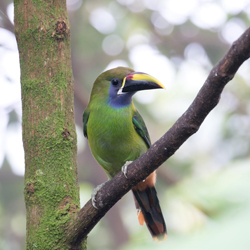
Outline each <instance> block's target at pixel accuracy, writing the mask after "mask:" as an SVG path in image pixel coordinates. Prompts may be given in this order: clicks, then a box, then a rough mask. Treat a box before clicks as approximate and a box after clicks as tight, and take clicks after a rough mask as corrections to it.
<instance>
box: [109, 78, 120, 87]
mask: <svg viewBox="0 0 250 250" xmlns="http://www.w3.org/2000/svg"><path fill="white" fill-rule="evenodd" d="M111 82H112V84H113V85H114V86H116V85H118V83H119V79H117V78H114V79H112V80H111Z"/></svg>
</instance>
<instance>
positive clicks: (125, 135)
mask: <svg viewBox="0 0 250 250" xmlns="http://www.w3.org/2000/svg"><path fill="white" fill-rule="evenodd" d="M115 70H116V69H115ZM130 72H133V71H132V70H130V69H127V68H126V71H125V72H124V71H123V72H122V73H123V74H121V73H120V74H119V73H117V70H116V71H115V72H108V73H107V74H105V73H104V74H102V75H101V77H98V78H97V80H96V81H95V83H94V86H93V90H92V93H91V97H90V102H89V105H88V106H87V108H86V110H85V111H84V115H83V124H84V125H83V126H84V134H85V136H87V137H88V140H89V146H90V148H91V151H92V154H93V155H94V157H95V159H96V160H97V161H98V163H99V164H100V165H101V166H102V167H103V169H104V170H105V172H106V173H107V174H108V176H109V177H113V176H115V175H116V174H117V173H118V172H120V171H121V167H122V166H123V165H124V164H125V162H126V161H134V160H135V159H137V158H138V157H140V156H141V155H142V154H143V153H144V152H145V151H146V150H147V149H148V148H149V147H150V139H149V135H148V131H147V128H146V126H145V123H144V121H143V120H142V118H141V116H140V114H139V113H138V112H137V111H136V109H135V108H134V105H133V103H132V102H131V103H130V105H128V106H125V107H121V108H115V107H112V106H110V105H109V88H110V80H111V78H112V77H113V78H114V77H117V78H119V79H121V80H123V78H124V77H125V76H126V75H127V74H128V73H130ZM111 75H112V76H111Z"/></svg>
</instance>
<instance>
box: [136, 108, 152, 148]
mask: <svg viewBox="0 0 250 250" xmlns="http://www.w3.org/2000/svg"><path fill="white" fill-rule="evenodd" d="M132 122H133V124H134V126H135V130H136V132H137V133H138V134H139V135H140V136H141V138H142V139H143V140H144V141H145V143H146V144H147V146H148V148H150V146H151V141H150V137H149V134H148V130H147V127H146V125H145V123H144V121H143V119H142V117H141V115H140V114H139V112H138V111H135V113H134V116H133V118H132Z"/></svg>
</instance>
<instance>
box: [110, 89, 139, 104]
mask: <svg viewBox="0 0 250 250" xmlns="http://www.w3.org/2000/svg"><path fill="white" fill-rule="evenodd" d="M117 91H118V89H115V88H114V87H113V86H112V85H111V86H110V89H109V100H108V104H109V105H110V106H111V107H113V108H124V107H126V106H128V105H130V104H131V102H132V96H133V94H134V93H135V92H130V93H125V94H122V95H117Z"/></svg>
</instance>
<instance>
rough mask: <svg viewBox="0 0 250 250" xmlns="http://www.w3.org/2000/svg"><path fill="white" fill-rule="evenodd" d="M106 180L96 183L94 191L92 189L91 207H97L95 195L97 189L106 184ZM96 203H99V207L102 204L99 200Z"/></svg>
mask: <svg viewBox="0 0 250 250" xmlns="http://www.w3.org/2000/svg"><path fill="white" fill-rule="evenodd" d="M106 182H108V181H105V182H103V183H102V184H100V185H98V186H97V187H96V188H95V189H94V191H93V193H92V195H91V200H92V205H93V207H94V208H95V209H98V207H97V200H96V195H97V193H98V191H99V190H100V189H101V188H102V187H103V186H104V185H105V184H106ZM98 205H99V206H100V207H102V206H103V204H102V203H101V202H99V204H98Z"/></svg>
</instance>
